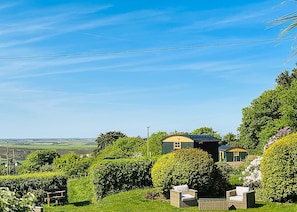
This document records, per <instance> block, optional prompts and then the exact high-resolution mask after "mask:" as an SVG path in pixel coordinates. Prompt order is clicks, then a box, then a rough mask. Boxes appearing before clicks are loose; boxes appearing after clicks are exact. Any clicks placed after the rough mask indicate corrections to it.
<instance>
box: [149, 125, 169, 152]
mask: <svg viewBox="0 0 297 212" xmlns="http://www.w3.org/2000/svg"><path fill="white" fill-rule="evenodd" d="M167 136H168V134H167V133H166V132H161V131H160V132H157V133H153V134H151V135H150V137H149V155H150V156H159V155H161V154H162V142H161V141H162V140H163V139H164V138H166V137H167ZM144 152H147V144H145V146H144Z"/></svg>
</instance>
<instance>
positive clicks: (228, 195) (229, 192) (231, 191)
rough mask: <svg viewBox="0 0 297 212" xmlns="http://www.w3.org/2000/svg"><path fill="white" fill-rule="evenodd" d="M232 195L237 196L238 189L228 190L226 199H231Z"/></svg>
mask: <svg viewBox="0 0 297 212" xmlns="http://www.w3.org/2000/svg"><path fill="white" fill-rule="evenodd" d="M231 196H236V189H233V190H229V191H226V199H229V198H230V197H231Z"/></svg>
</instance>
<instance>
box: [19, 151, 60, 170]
mask: <svg viewBox="0 0 297 212" xmlns="http://www.w3.org/2000/svg"><path fill="white" fill-rule="evenodd" d="M56 157H59V153H58V152H57V151H56V150H37V151H34V152H32V153H30V154H29V155H28V156H27V157H26V160H25V161H24V162H23V164H22V165H21V166H19V167H18V173H19V174H24V173H33V172H38V171H40V170H42V167H43V166H49V165H51V164H52V163H53V161H54V159H55V158H56Z"/></svg>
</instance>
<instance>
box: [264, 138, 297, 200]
mask: <svg viewBox="0 0 297 212" xmlns="http://www.w3.org/2000/svg"><path fill="white" fill-rule="evenodd" d="M260 167H261V172H262V188H263V189H262V192H263V196H264V198H266V199H267V200H270V201H274V202H296V201H297V133H293V134H290V135H288V136H285V137H283V138H281V139H279V140H277V141H276V142H275V143H274V144H272V145H271V146H270V147H269V148H268V149H267V150H266V151H265V152H264V154H263V157H262V160H261V165H260Z"/></svg>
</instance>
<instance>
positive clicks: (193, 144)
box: [162, 134, 220, 162]
mask: <svg viewBox="0 0 297 212" xmlns="http://www.w3.org/2000/svg"><path fill="white" fill-rule="evenodd" d="M219 141H220V140H219V139H218V138H216V137H213V136H210V135H189V134H185V135H171V136H168V137H166V138H164V139H163V140H162V154H167V153H169V152H172V151H174V150H177V149H183V148H199V149H202V150H204V151H206V152H208V153H209V154H210V155H211V156H212V158H213V160H214V161H215V162H217V161H218V160H219V158H218V157H219V151H218V149H219Z"/></svg>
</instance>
